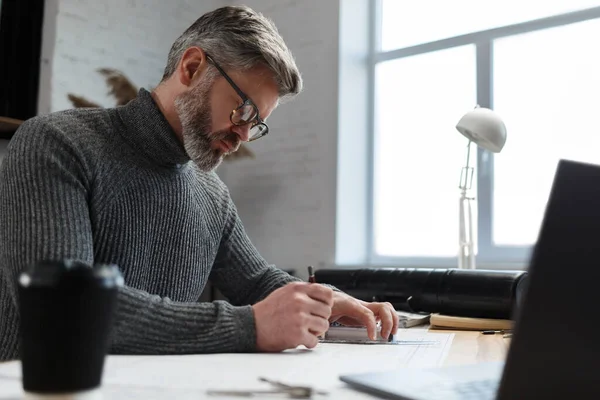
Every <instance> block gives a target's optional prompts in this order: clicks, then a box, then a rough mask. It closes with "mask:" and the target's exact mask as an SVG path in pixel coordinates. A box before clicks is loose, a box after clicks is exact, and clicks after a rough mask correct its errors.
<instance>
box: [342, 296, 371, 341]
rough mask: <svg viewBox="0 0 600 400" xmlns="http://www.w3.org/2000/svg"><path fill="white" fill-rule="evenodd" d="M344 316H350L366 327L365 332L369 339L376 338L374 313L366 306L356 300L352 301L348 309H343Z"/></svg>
mask: <svg viewBox="0 0 600 400" xmlns="http://www.w3.org/2000/svg"><path fill="white" fill-rule="evenodd" d="M344 317H350V318H353V319H355V320H357V321H359V322H360V324H361V325H363V326H365V327H366V328H367V334H368V335H369V338H370V339H371V340H377V323H376V322H375V314H373V311H371V310H369V309H368V308H367V307H365V306H363V305H362V304H360V303H358V302H354V303H353V304H352V307H350V309H349V310H345V312H344Z"/></svg>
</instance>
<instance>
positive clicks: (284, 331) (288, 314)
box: [252, 282, 333, 352]
mask: <svg viewBox="0 0 600 400" xmlns="http://www.w3.org/2000/svg"><path fill="white" fill-rule="evenodd" d="M332 306H333V290H331V289H330V288H328V287H326V286H322V285H315V284H310V283H305V282H294V283H289V284H287V285H285V286H283V287H281V288H279V289H277V290H274V291H273V292H272V293H271V294H270V295H269V296H267V297H266V298H265V299H264V300H262V301H260V302H258V303H256V304H255V305H253V306H252V309H253V310H254V320H255V324H256V347H257V349H258V350H259V351H266V352H275V351H282V350H286V349H291V348H295V347H297V346H299V345H304V346H306V347H308V348H313V347H315V346H316V345H317V344H318V343H319V339H318V336H319V335H321V334H323V333H324V332H326V331H327V329H329V317H330V316H331V307H332Z"/></svg>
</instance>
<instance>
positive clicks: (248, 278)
mask: <svg viewBox="0 0 600 400" xmlns="http://www.w3.org/2000/svg"><path fill="white" fill-rule="evenodd" d="M225 193H226V199H225V201H226V204H227V213H226V219H225V227H224V229H223V235H222V239H221V245H220V247H219V252H218V254H217V259H216V260H215V264H214V266H213V269H212V273H211V280H212V281H213V282H214V284H215V285H216V286H217V287H218V288H219V289H220V290H221V292H223V294H224V295H225V296H226V297H227V298H228V299H230V300H231V302H232V303H233V304H254V303H256V302H258V301H259V300H262V299H263V298H265V297H266V296H267V295H269V293H271V292H272V291H273V290H275V289H277V288H279V287H281V286H283V285H285V284H287V283H290V282H296V281H299V280H300V279H298V278H295V277H292V276H291V275H290V274H288V273H286V272H284V271H282V270H280V269H278V268H276V267H275V266H273V265H269V264H268V263H267V262H266V261H265V259H264V258H263V257H262V256H261V255H260V253H259V252H258V250H257V249H256V247H255V246H254V245H253V244H252V242H251V241H250V239H249V238H248V235H247V234H246V232H245V230H244V226H243V224H242V221H241V220H240V217H239V216H238V213H237V209H236V207H235V205H234V203H233V201H232V200H231V197H229V194H228V192H227V190H225Z"/></svg>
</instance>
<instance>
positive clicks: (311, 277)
mask: <svg viewBox="0 0 600 400" xmlns="http://www.w3.org/2000/svg"><path fill="white" fill-rule="evenodd" d="M308 281H309V282H310V283H317V281H316V279H315V271H314V269H313V266H312V265H309V266H308Z"/></svg>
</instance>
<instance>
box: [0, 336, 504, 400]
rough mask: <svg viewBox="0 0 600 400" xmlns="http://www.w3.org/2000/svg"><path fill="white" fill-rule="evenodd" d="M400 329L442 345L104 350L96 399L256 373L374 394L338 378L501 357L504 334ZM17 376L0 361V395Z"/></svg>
mask: <svg viewBox="0 0 600 400" xmlns="http://www.w3.org/2000/svg"><path fill="white" fill-rule="evenodd" d="M401 333H406V334H407V335H421V336H422V337H423V338H424V339H423V340H431V339H432V338H436V337H437V338H442V339H443V340H441V341H440V342H443V343H447V348H446V349H445V350H444V354H443V357H440V354H441V352H440V351H439V350H440V349H438V350H434V349H433V348H431V349H425V348H424V347H426V346H400V345H348V344H319V346H317V347H316V348H315V349H313V350H307V349H304V348H301V349H300V348H299V349H295V350H292V351H288V352H284V353H280V354H205V355H189V356H108V357H107V359H106V364H105V369H104V378H103V381H104V384H103V394H104V399H105V400H109V399H110V400H121V399H144V400H153V399H178V400H188V399H189V400H192V399H193V400H199V399H209V398H210V399H217V400H218V399H222V400H227V399H235V398H234V397H214V396H207V395H206V393H205V392H206V390H207V389H267V388H268V387H267V386H266V384H264V383H261V382H258V377H260V376H264V377H267V378H270V379H277V380H282V381H284V382H287V383H292V384H308V385H311V386H314V387H315V388H317V389H319V390H325V391H327V392H329V396H326V397H325V396H314V397H313V398H314V399H324V400H334V399H347V400H353V399H357V400H358V399H374V398H375V397H373V396H370V395H367V394H364V393H361V392H357V391H355V390H352V389H350V388H349V387H347V386H346V385H345V384H344V383H342V382H340V381H339V379H338V376H339V375H340V374H341V373H354V372H367V371H373V370H386V369H396V368H420V367H431V366H436V365H458V364H473V363H480V362H488V361H502V360H504V357H505V355H506V350H507V348H508V344H509V339H503V338H502V335H500V334H498V335H482V334H481V333H480V332H464V331H463V332H459V331H438V330H427V329H426V328H421V329H419V328H411V329H407V330H403V331H402V332H401ZM439 334H441V335H440V336H435V335H439ZM407 338H408V337H407ZM443 343H442V344H443ZM19 376H20V364H19V362H9V363H3V364H0V400H17V399H21V398H22V389H21V382H20V379H19ZM269 398H272V399H283V398H286V397H285V396H280V395H276V396H269ZM238 399H239V398H238Z"/></svg>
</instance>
